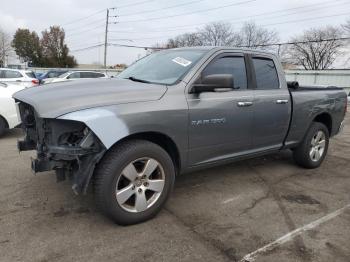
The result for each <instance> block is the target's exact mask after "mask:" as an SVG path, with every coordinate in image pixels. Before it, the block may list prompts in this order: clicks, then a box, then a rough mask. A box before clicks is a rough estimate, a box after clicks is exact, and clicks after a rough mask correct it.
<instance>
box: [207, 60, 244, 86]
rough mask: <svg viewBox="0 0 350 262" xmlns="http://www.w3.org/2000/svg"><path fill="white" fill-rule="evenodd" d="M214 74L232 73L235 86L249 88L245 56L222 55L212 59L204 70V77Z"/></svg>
mask: <svg viewBox="0 0 350 262" xmlns="http://www.w3.org/2000/svg"><path fill="white" fill-rule="evenodd" d="M213 74H230V75H232V77H233V84H234V87H235V88H239V89H247V73H246V67H245V61H244V57H232V56H227V57H222V58H219V59H216V60H214V61H212V62H211V63H210V64H209V65H208V66H207V67H206V68H205V69H204V70H203V72H202V77H205V76H207V75H213Z"/></svg>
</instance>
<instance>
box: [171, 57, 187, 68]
mask: <svg viewBox="0 0 350 262" xmlns="http://www.w3.org/2000/svg"><path fill="white" fill-rule="evenodd" d="M172 61H173V62H175V63H176V64H179V65H182V66H184V67H186V66H189V65H190V64H192V62H191V61H188V60H187V59H185V58H183V57H175V58H174V59H173V60H172Z"/></svg>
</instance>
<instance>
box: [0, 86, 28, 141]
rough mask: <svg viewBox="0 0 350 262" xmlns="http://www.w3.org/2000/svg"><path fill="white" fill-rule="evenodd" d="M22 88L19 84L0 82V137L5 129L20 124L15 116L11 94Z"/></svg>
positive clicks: (14, 105) (15, 111) (14, 106)
mask: <svg viewBox="0 0 350 262" xmlns="http://www.w3.org/2000/svg"><path fill="white" fill-rule="evenodd" d="M22 89H24V87H23V86H21V85H14V84H11V83H0V105H1V106H0V137H1V136H2V135H3V134H4V133H5V131H6V129H9V128H14V127H16V126H18V125H19V124H20V120H19V117H18V116H17V110H16V104H15V100H13V98H12V95H13V94H14V93H15V92H17V91H20V90H22Z"/></svg>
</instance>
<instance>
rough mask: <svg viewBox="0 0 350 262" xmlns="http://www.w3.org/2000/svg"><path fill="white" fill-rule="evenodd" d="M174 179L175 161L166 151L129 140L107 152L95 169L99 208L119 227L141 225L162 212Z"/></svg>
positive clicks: (143, 142)
mask: <svg viewBox="0 0 350 262" xmlns="http://www.w3.org/2000/svg"><path fill="white" fill-rule="evenodd" d="M174 180H175V170H174V164H173V161H172V160H171V158H170V156H169V155H168V153H167V152H166V151H165V150H164V149H163V148H161V147H160V146H158V145H156V144H154V143H151V142H149V141H143V140H132V141H126V142H123V143H122V144H120V145H117V146H116V147H114V148H112V149H111V150H110V151H109V152H107V154H106V156H105V157H104V158H103V159H102V161H101V163H100V164H99V165H98V166H97V168H96V171H95V195H96V201H97V205H98V207H99V208H100V209H101V211H102V212H103V213H105V214H106V215H107V216H109V217H110V218H112V219H113V220H114V221H115V222H116V223H117V224H120V225H130V224H136V223H140V222H143V221H145V220H148V219H150V218H152V217H154V216H155V215H156V214H157V213H158V212H159V211H160V209H161V208H162V206H163V205H164V204H165V202H166V200H167V199H168V197H169V194H170V192H171V190H172V187H173V185H174Z"/></svg>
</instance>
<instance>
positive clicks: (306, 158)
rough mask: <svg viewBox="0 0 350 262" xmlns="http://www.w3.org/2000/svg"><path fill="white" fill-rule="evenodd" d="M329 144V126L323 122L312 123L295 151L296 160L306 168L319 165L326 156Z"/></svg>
mask: <svg viewBox="0 0 350 262" xmlns="http://www.w3.org/2000/svg"><path fill="white" fill-rule="evenodd" d="M328 144H329V132H328V129H327V127H326V126H325V125H324V124H322V123H318V122H314V123H312V125H311V127H310V128H309V130H308V132H307V134H306V136H305V138H304V140H303V141H302V142H301V144H300V145H299V146H298V147H297V148H296V149H295V150H294V151H293V156H294V159H295V162H296V163H297V164H298V165H300V166H302V167H305V168H316V167H319V166H320V165H321V163H322V161H323V160H324V158H325V157H326V154H327V150H328Z"/></svg>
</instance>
